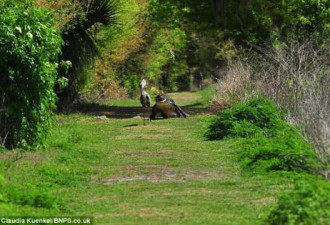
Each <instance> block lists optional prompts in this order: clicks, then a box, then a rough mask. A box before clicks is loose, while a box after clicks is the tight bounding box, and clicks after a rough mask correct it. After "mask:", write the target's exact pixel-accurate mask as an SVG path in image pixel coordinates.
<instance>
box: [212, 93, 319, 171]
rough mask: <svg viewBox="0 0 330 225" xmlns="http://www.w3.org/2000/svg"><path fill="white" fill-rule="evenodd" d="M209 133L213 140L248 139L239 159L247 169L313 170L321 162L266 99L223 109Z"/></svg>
mask: <svg viewBox="0 0 330 225" xmlns="http://www.w3.org/2000/svg"><path fill="white" fill-rule="evenodd" d="M207 136H208V138H209V139H211V140H221V139H223V138H226V137H242V138H245V139H243V140H244V141H243V143H241V144H243V148H242V151H240V153H239V159H240V161H241V164H242V166H243V167H244V168H247V169H261V170H266V171H269V170H286V171H292V170H310V169H311V167H315V166H317V165H318V163H317V160H316V157H315V155H314V154H313V152H312V151H311V147H310V145H309V144H308V143H306V141H305V140H304V139H303V138H302V137H301V136H300V135H299V133H298V132H297V130H295V129H294V128H293V127H291V126H290V125H289V124H287V123H286V122H285V121H284V120H283V119H282V118H281V117H280V115H279V113H278V110H277V108H276V107H275V105H274V104H273V103H272V102H271V101H270V100H265V99H263V98H261V99H256V100H251V101H249V102H248V103H247V104H239V105H236V106H234V107H232V108H230V109H226V110H223V111H222V112H221V113H220V114H219V115H218V116H217V118H216V119H215V120H214V121H213V123H212V124H211V125H210V127H209V131H208V133H207Z"/></svg>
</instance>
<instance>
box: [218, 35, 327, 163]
mask: <svg viewBox="0 0 330 225" xmlns="http://www.w3.org/2000/svg"><path fill="white" fill-rule="evenodd" d="M329 59H330V54H329V46H320V45H317V44H316V43H315V42H313V41H309V40H307V41H304V42H302V43H291V44H288V45H285V46H284V45H283V46H281V47H272V46H267V45H265V46H263V47H260V46H258V47H254V50H253V51H251V52H250V53H249V60H248V61H238V62H236V63H234V64H231V65H229V66H228V72H227V74H226V76H225V78H224V80H222V81H221V82H219V84H218V88H217V90H218V94H217V97H216V98H215V99H214V102H215V103H214V105H216V104H218V105H219V106H218V107H216V108H218V109H221V108H222V107H223V106H224V104H230V103H231V102H237V101H238V100H243V101H245V100H246V99H249V98H251V97H254V96H255V95H257V94H263V95H265V96H267V97H269V98H271V99H273V100H274V101H275V102H276V103H277V105H278V106H279V107H280V108H281V109H282V110H283V111H286V112H287V120H288V121H289V122H291V123H294V124H297V125H298V126H300V128H301V131H302V134H303V135H304V137H305V138H306V139H307V140H308V141H310V142H311V143H312V144H313V145H314V147H315V150H316V153H317V154H318V156H319V159H320V160H321V161H322V162H323V163H324V164H326V165H329V164H330V114H329V112H330V100H329V98H330V86H329V84H330V63H329Z"/></svg>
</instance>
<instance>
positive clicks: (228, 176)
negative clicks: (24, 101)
mask: <svg viewBox="0 0 330 225" xmlns="http://www.w3.org/2000/svg"><path fill="white" fill-rule="evenodd" d="M172 97H174V99H175V100H177V103H178V104H179V105H183V106H186V107H185V108H186V110H188V112H191V113H192V114H194V115H193V116H192V117H190V118H188V119H170V120H157V121H152V122H147V124H146V125H143V120H142V118H140V117H139V113H141V112H142V111H138V110H141V109H139V107H138V102H137V101H133V100H127V101H118V102H116V101H115V102H114V103H112V106H109V108H108V112H109V111H110V112H111V109H114V108H115V109H119V108H124V109H126V110H124V111H127V110H128V111H129V110H131V113H132V115H131V117H129V116H125V117H124V118H120V117H119V116H118V115H117V114H116V113H118V112H117V111H116V112H113V114H112V115H114V116H113V118H109V119H102V118H98V119H97V118H95V117H92V116H89V115H84V114H73V115H69V116H59V117H58V118H57V123H56V126H55V127H54V129H53V130H52V132H51V136H50V138H49V140H48V145H49V148H48V150H43V151H36V152H28V153H24V154H23V156H22V157H21V158H19V159H18V160H14V159H15V157H16V156H17V152H10V153H8V152H3V153H1V154H0V159H1V163H2V164H1V170H2V171H4V173H5V176H6V178H7V180H8V183H10V184H13V185H17V186H22V187H24V188H23V189H24V190H21V191H23V192H24V195H27V196H28V195H31V196H32V195H33V194H31V193H32V192H31V191H33V190H35V191H38V192H40V191H45V192H47V193H50V194H51V195H52V196H57V197H58V199H59V200H56V199H55V200H54V199H51V200H49V201H50V203H53V202H52V201H54V204H55V203H56V204H57V205H58V207H57V208H58V209H56V206H55V208H54V207H53V208H52V209H47V208H43V207H41V208H35V207H32V206H29V204H27V205H25V206H17V205H12V206H10V207H7V208H5V209H2V210H3V211H1V210H0V215H1V214H6V212H7V213H8V212H9V211H10V212H12V214H13V215H32V214H34V215H80V216H81V215H87V216H90V215H92V216H94V218H95V223H96V224H253V225H255V224H261V223H262V219H263V218H264V217H265V216H266V215H267V213H268V212H269V211H270V209H271V207H272V206H273V205H274V203H275V198H276V196H277V195H278V194H280V193H281V192H283V191H284V190H287V189H288V188H289V187H290V179H289V178H285V177H281V178H280V177H278V176H277V175H267V176H266V175H259V176H252V177H251V176H247V175H242V174H241V172H240V169H239V165H238V163H237V162H236V161H235V157H236V155H235V148H234V147H233V146H234V145H235V144H237V141H235V140H227V141H222V142H219V141H212V142H211V141H206V140H205V138H204V136H203V135H204V133H205V131H206V129H207V126H208V123H207V120H208V119H209V118H211V117H212V116H210V115H207V114H204V113H203V111H204V110H203V107H205V99H206V97H207V93H206V92H197V93H181V94H178V93H176V94H173V95H172ZM111 107H112V108H111ZM102 110H105V109H104V108H103V109H102ZM116 115H117V116H116ZM16 158H17V157H16ZM14 161H15V162H14ZM31 198H32V197H31ZM30 205H31V204H30ZM0 207H1V204H0ZM0 209H1V208H0ZM6 210H7V211H6Z"/></svg>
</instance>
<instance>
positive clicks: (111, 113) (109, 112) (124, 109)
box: [73, 103, 208, 119]
mask: <svg viewBox="0 0 330 225" xmlns="http://www.w3.org/2000/svg"><path fill="white" fill-rule="evenodd" d="M202 106H203V105H202V104H201V103H195V104H191V105H186V106H182V107H181V108H182V109H183V110H184V111H185V112H187V113H188V114H190V115H191V116H193V115H198V114H201V113H204V112H207V111H208V108H205V107H202ZM73 111H75V112H80V113H83V114H86V115H90V116H106V117H108V118H117V119H128V118H134V117H137V116H140V117H143V118H149V115H150V114H151V108H143V107H140V106H109V105H100V104H96V103H80V104H77V105H75V108H74V110H73Z"/></svg>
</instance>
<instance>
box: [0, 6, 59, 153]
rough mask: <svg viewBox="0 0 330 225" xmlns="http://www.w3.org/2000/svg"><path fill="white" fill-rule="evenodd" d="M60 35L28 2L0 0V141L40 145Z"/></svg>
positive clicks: (50, 102)
mask: <svg viewBox="0 0 330 225" xmlns="http://www.w3.org/2000/svg"><path fill="white" fill-rule="evenodd" d="M61 44H62V40H61V37H60V35H59V33H58V31H57V30H55V29H54V28H53V19H52V16H51V15H50V14H49V13H48V12H47V11H45V10H43V9H40V8H36V7H35V6H33V5H32V3H29V1H11V0H3V1H1V3H0V55H1V58H0V140H2V142H5V145H6V146H7V147H9V148H12V147H22V148H31V147H39V146H40V145H42V142H43V140H44V138H45V134H46V131H47V130H48V127H49V125H50V122H51V115H52V109H54V108H55V104H54V103H55V93H54V91H53V90H54V84H55V79H56V76H57V61H58V60H57V56H58V54H59V53H60V47H61Z"/></svg>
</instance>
